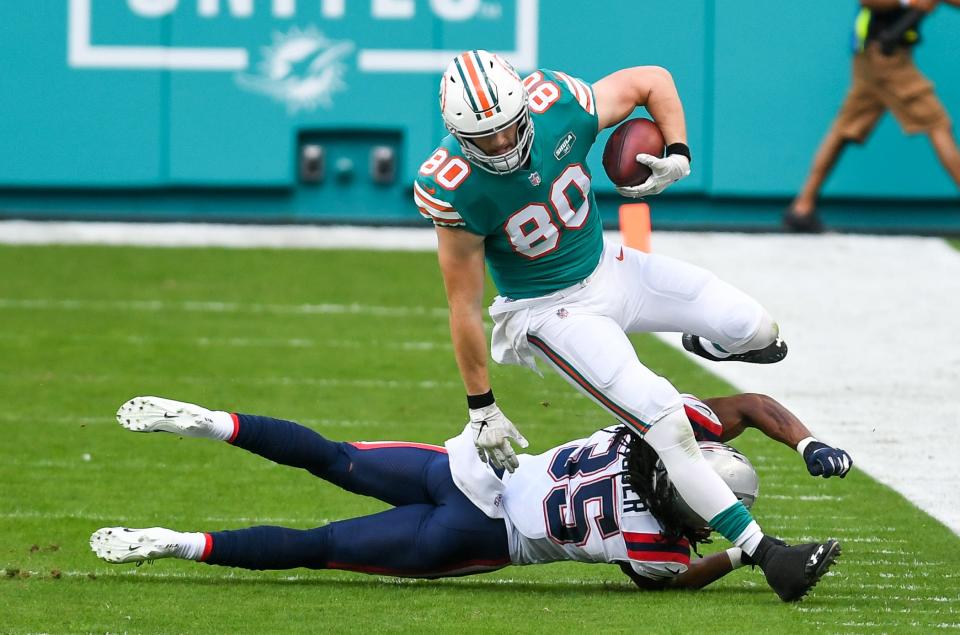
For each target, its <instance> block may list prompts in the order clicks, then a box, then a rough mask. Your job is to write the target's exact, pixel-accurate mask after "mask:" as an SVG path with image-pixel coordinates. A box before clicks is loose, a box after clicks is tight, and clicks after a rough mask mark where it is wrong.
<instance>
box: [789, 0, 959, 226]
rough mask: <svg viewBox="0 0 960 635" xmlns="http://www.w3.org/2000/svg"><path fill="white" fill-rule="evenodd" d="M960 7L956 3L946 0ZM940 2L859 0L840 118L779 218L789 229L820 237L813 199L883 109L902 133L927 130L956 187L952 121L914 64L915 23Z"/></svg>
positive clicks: (859, 141) (925, 131)
mask: <svg viewBox="0 0 960 635" xmlns="http://www.w3.org/2000/svg"><path fill="white" fill-rule="evenodd" d="M943 1H944V2H946V3H948V4H951V5H953V6H955V7H960V0H943ZM938 3H939V0H860V5H861V9H860V12H859V13H858V14H857V19H856V22H855V24H854V56H853V83H852V85H851V87H850V91H849V92H848V93H847V97H846V99H845V101H844V102H843V105H842V106H841V108H840V112H839V113H838V115H837V118H836V119H835V120H834V122H833V125H832V126H831V127H830V130H829V131H828V132H827V135H826V137H825V138H824V139H823V141H822V142H821V143H820V147H819V149H818V150H817V153H816V155H814V158H813V165H812V167H811V169H810V174H809V175H808V176H807V179H806V182H805V183H804V184H803V188H802V189H801V191H800V193H799V194H798V195H797V197H796V198H795V199H794V200H793V202H792V203H791V205H790V206H789V207H788V208H787V211H786V212H785V214H784V217H783V224H784V226H785V228H786V229H788V230H790V231H797V232H812V233H816V232H821V231H823V224H822V223H821V221H820V218H819V216H818V215H817V210H816V205H817V197H818V196H819V194H820V188H821V187H822V186H823V183H824V181H825V180H826V178H827V176H829V174H830V171H831V170H832V169H833V166H834V165H835V164H836V161H837V158H838V157H839V156H840V153H841V152H842V151H843V149H844V148H845V147H846V145H847V144H848V143H849V142H851V141H852V142H855V143H863V142H864V141H865V140H866V139H867V137H868V136H869V135H870V132H871V131H872V130H873V128H874V127H875V126H876V124H877V122H878V121H879V120H880V117H881V116H882V115H883V113H884V111H886V110H889V111H890V112H892V113H893V116H894V117H896V118H897V121H898V122H899V123H900V127H901V128H902V129H903V131H904V133H906V134H908V135H910V134H917V133H921V132H922V133H925V134H926V135H927V136H928V137H930V142H931V143H932V144H933V148H934V150H935V151H936V153H937V158H939V159H940V163H941V164H942V165H943V167H944V169H946V171H947V172H948V173H949V175H950V177H951V178H952V179H953V181H954V182H955V183H956V184H957V187H960V150H958V149H957V144H956V141H955V140H954V137H953V131H952V126H951V122H950V117H949V115H948V114H947V111H946V109H945V108H944V107H943V104H942V103H941V102H940V100H939V99H938V98H937V96H936V94H934V91H933V84H932V83H931V82H930V80H928V79H927V78H926V77H925V76H924V75H923V73H921V72H920V71H919V69H917V67H916V66H915V65H914V63H913V47H914V46H916V45H917V43H919V41H920V32H919V26H920V22H921V21H922V20H923V19H924V18H925V17H926V16H927V15H928V14H929V13H930V12H931V11H933V10H934V9H935V8H936V7H937V4H938Z"/></svg>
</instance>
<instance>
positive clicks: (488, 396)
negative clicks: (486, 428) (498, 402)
mask: <svg viewBox="0 0 960 635" xmlns="http://www.w3.org/2000/svg"><path fill="white" fill-rule="evenodd" d="M492 405H493V390H492V389H491V390H488V391H487V392H485V393H483V394H482V395H467V408H470V410H476V409H477V408H486V407H487V406H492Z"/></svg>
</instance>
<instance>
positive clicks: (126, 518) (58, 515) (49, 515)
mask: <svg viewBox="0 0 960 635" xmlns="http://www.w3.org/2000/svg"><path fill="white" fill-rule="evenodd" d="M0 518H7V519H11V520H83V521H94V522H101V523H127V524H128V526H131V527H132V526H134V525H133V524H131V523H137V522H139V523H144V522H155V521H152V520H151V521H147V520H145V519H163V522H167V523H175V522H195V521H197V520H199V521H201V522H210V523H288V524H297V525H300V524H309V523H313V525H312V526H314V527H319V526H321V525H327V524H330V523H332V522H336V521H338V520H345V519H343V518H302V517H293V518H291V517H284V516H203V517H200V518H197V517H195V516H183V515H180V514H161V513H144V514H137V515H136V516H130V515H128V514H127V513H123V514H91V513H88V512H37V511H29V510H27V511H23V510H17V511H12V512H0Z"/></svg>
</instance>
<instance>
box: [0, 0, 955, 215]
mask: <svg viewBox="0 0 960 635" xmlns="http://www.w3.org/2000/svg"><path fill="white" fill-rule="evenodd" d="M857 10H858V4H857V3H856V2H853V1H852V0H851V1H842V2H837V1H836V0H811V1H808V2H804V3H736V2H717V1H714V0H707V1H704V0H675V1H674V2H669V3H652V2H629V3H628V2H606V3H591V4H589V5H585V4H584V3H583V2H575V1H574V0H550V2H542V1H538V0H516V1H507V0H349V1H348V0H35V1H32V2H5V3H0V25H2V30H3V38H2V40H0V41H2V43H0V47H2V50H3V54H2V59H3V64H4V68H3V72H2V74H0V113H2V117H0V144H2V146H3V148H4V151H3V152H2V153H0V216H3V217H7V218H34V219H42V218H60V219H63V218H68V219H81V218H82V219H123V220H158V219H160V220H207V221H209V220H225V221H255V222H268V223H288V222H310V223H333V222H335V223H343V222H347V223H357V224H378V225H383V224H386V225H421V224H423V223H424V221H422V219H421V217H420V215H419V214H418V213H417V212H416V209H415V208H414V206H413V205H412V204H411V200H410V189H411V187H410V186H411V180H412V178H413V175H414V174H415V171H416V169H417V167H418V166H419V164H420V163H421V162H422V161H423V160H424V159H425V158H426V157H427V156H428V155H429V153H430V151H431V150H432V149H433V148H434V147H435V145H436V144H437V142H438V141H439V140H440V138H441V137H442V136H443V134H444V130H443V129H442V126H441V122H440V118H439V116H438V112H437V111H438V108H437V85H438V79H439V76H440V72H441V70H442V69H443V68H444V66H445V65H446V63H447V62H448V61H449V59H450V58H451V57H452V55H454V54H455V53H457V52H459V51H461V50H463V49H468V48H475V47H482V48H488V49H491V50H496V51H499V52H501V53H503V54H505V55H506V56H507V57H508V58H509V59H510V60H511V61H512V62H514V64H515V65H516V66H517V67H518V68H519V69H520V70H521V72H523V71H529V70H532V69H533V68H536V67H547V68H554V69H560V70H564V71H566V72H568V73H571V74H574V75H577V76H579V77H581V78H584V79H585V80H588V81H595V80H597V79H599V78H600V77H602V76H604V75H605V74H607V73H609V72H612V71H614V70H617V69H619V68H622V67H626V66H632V65H640V64H658V65H662V66H665V67H667V68H668V69H669V70H670V71H671V72H672V73H673V75H674V78H675V80H676V82H677V85H678V87H679V90H680V93H681V96H682V98H683V100H684V106H685V108H686V113H687V118H688V127H689V137H690V146H691V148H692V151H693V157H694V162H693V173H692V174H691V176H690V177H689V178H687V179H686V180H684V181H682V182H681V183H679V184H677V186H675V187H673V188H671V189H670V190H669V192H668V193H667V194H665V195H664V196H661V197H657V199H656V200H655V201H653V205H652V208H653V219H654V224H655V227H656V228H657V229H669V228H682V229H689V228H701V229H739V230H742V229H747V230H751V229H779V222H780V214H781V213H782V211H783V209H784V207H785V205H786V204H787V202H788V201H789V199H790V198H791V197H792V196H793V195H794V194H795V193H796V190H797V189H798V188H799V187H800V184H801V183H802V181H803V178H804V175H805V174H806V171H807V169H808V167H809V165H810V161H811V159H812V156H813V153H814V151H815V149H816V147H817V144H818V142H819V140H820V139H821V137H822V135H823V134H824V132H825V131H826V129H827V127H828V126H829V124H830V122H831V120H832V118H833V117H834V115H835V113H836V111H837V108H838V106H839V104H840V102H841V100H842V98H843V95H844V92H845V91H846V89H847V87H848V84H849V74H850V56H851V52H850V51H851V47H850V42H851V34H852V26H853V19H854V16H855V13H856V11H857ZM667 25H669V26H667ZM958 31H960V11H956V10H951V9H950V8H947V7H945V8H941V9H940V10H938V11H937V12H936V14H935V15H934V16H933V17H932V18H931V19H929V20H926V21H925V23H924V27H923V37H924V41H923V44H922V45H921V46H919V47H918V49H917V52H916V58H917V65H918V66H919V67H920V68H921V69H922V70H923V72H924V73H925V74H926V75H927V76H928V77H930V79H932V80H933V81H934V83H935V84H936V90H937V93H938V95H939V96H940V98H941V99H942V101H943V102H944V104H945V105H946V107H947V109H948V111H953V112H958V108H957V106H958V104H960V78H958V76H957V73H956V68H957V51H956V38H955V34H956V33H957V32H958ZM604 139H605V137H601V141H600V142H599V143H598V144H597V145H596V147H595V148H594V153H593V156H592V159H593V161H592V164H591V167H592V169H593V173H594V176H595V188H596V191H597V193H598V200H599V203H600V206H601V208H602V213H603V216H604V219H605V221H607V224H608V226H615V224H616V207H617V205H618V204H619V203H620V202H621V201H620V199H618V198H617V197H615V195H614V192H613V188H612V185H611V184H610V183H609V181H607V180H606V177H605V176H604V175H603V171H602V169H601V168H600V161H599V159H600V151H601V150H602V142H603V140H604ZM824 197H825V198H824V200H823V201H822V202H821V205H820V210H821V212H822V214H823V215H824V216H826V217H827V218H828V220H829V221H830V225H831V227H834V228H838V229H841V230H853V231H870V232H887V231H894V232H921V233H958V232H960V205H958V202H957V192H956V188H955V187H954V185H953V184H952V182H951V181H950V179H949V177H948V176H947V175H946V173H945V172H944V170H943V169H942V168H941V166H940V165H939V163H938V162H937V160H936V157H935V155H934V153H933V151H932V149H931V148H930V145H929V142H928V140H927V139H926V138H925V137H924V136H922V135H921V136H916V137H906V136H904V135H903V134H902V133H901V132H900V130H899V128H898V127H897V125H896V122H895V121H894V120H893V119H892V117H890V116H889V115H885V116H884V120H883V121H882V123H881V125H880V126H879V128H878V130H877V131H876V133H875V134H874V135H873V136H872V137H871V138H870V140H869V141H868V143H867V144H866V145H865V146H864V147H853V148H852V149H850V150H849V151H847V152H846V153H845V154H844V155H843V157H842V158H841V162H840V164H839V166H838V168H837V169H836V171H835V172H834V174H833V175H832V176H831V178H830V179H829V181H828V182H827V187H826V189H825V190H824Z"/></svg>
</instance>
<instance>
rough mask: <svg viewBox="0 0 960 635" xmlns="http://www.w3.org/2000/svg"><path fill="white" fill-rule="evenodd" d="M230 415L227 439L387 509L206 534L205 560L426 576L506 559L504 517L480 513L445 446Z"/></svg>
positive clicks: (494, 565)
mask: <svg viewBox="0 0 960 635" xmlns="http://www.w3.org/2000/svg"><path fill="white" fill-rule="evenodd" d="M236 421H237V422H238V430H237V433H236V436H235V438H234V440H233V444H234V445H236V446H238V447H241V448H243V449H245V450H248V451H250V452H253V453H254V454H259V455H260V456H262V457H264V458H267V459H270V460H271V461H275V462H277V463H280V464H282V465H289V466H292V467H298V468H303V469H305V470H307V471H308V472H310V473H311V474H314V475H316V476H319V477H320V478H322V479H324V480H327V481H329V482H331V483H333V484H334V485H337V486H339V487H342V488H343V489H345V490H347V491H349V492H353V493H355V494H362V495H364V496H372V497H374V498H377V499H379V500H381V501H383V502H385V503H389V504H390V505H393V506H394V507H393V509H389V510H387V511H383V512H380V513H378V514H373V515H370V516H362V517H360V518H351V519H349V520H341V521H338V522H334V523H330V524H329V525H325V526H323V527H317V528H316V529H307V530H299V529H287V528H285V527H271V526H260V527H250V528H249V529H239V530H235V531H218V532H212V533H209V534H208V551H207V553H206V557H205V558H204V562H207V563H209V564H218V565H225V566H231V567H244V568H246V569H290V568H294V567H308V568H311V569H346V570H350V571H361V572H364V573H375V574H385V575H396V576H409V577H424V578H438V577H445V576H455V575H467V574H470V573H479V572H482V571H493V570H495V569H499V568H502V567H504V566H507V565H509V564H510V553H509V549H508V546H507V532H506V526H505V524H504V522H503V520H499V519H497V520H495V519H492V518H489V517H487V516H486V515H485V514H484V513H483V512H482V511H480V510H479V509H478V508H477V507H476V506H474V505H473V504H472V503H471V502H470V500H469V499H467V497H466V496H464V495H463V493H462V492H461V491H460V490H459V489H457V486H456V485H455V484H454V482H453V478H452V477H451V475H450V465H449V462H448V460H447V454H446V450H445V449H444V448H442V447H438V446H433V445H426V444H420V443H394V442H383V443H337V442H333V441H329V440H327V439H325V438H324V437H322V436H321V435H319V434H318V433H316V432H314V431H313V430H311V429H309V428H305V427H303V426H301V425H298V424H296V423H293V422H291V421H283V420H280V419H271V418H268V417H258V416H253V415H236Z"/></svg>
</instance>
